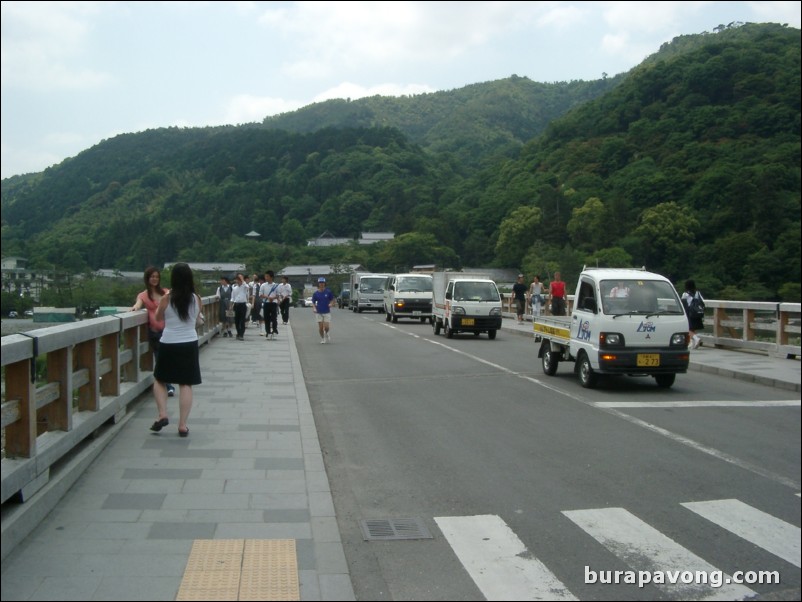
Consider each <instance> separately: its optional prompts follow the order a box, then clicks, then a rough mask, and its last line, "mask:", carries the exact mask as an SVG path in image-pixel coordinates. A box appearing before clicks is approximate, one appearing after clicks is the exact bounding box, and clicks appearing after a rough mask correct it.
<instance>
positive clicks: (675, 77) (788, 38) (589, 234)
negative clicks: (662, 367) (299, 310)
mask: <svg viewBox="0 0 802 602" xmlns="http://www.w3.org/2000/svg"><path fill="white" fill-rule="evenodd" d="M799 89H800V32H799V30H797V29H791V28H787V27H783V26H779V25H770V24H768V25H767V24H764V25H755V24H746V25H743V26H738V27H730V28H726V29H724V30H722V31H719V32H717V33H714V34H700V35H697V36H682V37H680V38H677V39H676V40H674V41H673V42H672V43H671V44H667V45H664V46H663V47H662V48H661V49H660V50H659V51H658V52H657V53H655V55H653V56H651V57H649V58H648V59H646V60H645V61H644V62H643V63H642V64H641V65H640V66H638V67H637V68H635V69H633V70H632V71H631V72H629V73H627V74H622V75H620V76H617V77H616V78H611V79H604V80H599V81H596V82H570V83H557V84H538V83H535V82H532V81H530V80H528V79H526V78H520V77H516V76H513V77H511V78H508V79H504V80H499V81H496V82H486V83H482V84H474V85H471V86H466V87H465V88H462V89H459V90H452V91H447V92H438V93H434V94H423V95H417V96H410V97H403V98H384V97H374V98H368V99H360V100H355V101H346V100H341V101H328V102H325V103H318V104H315V105H311V106H309V107H305V108H303V109H300V110H299V111H295V112H293V113H288V114H284V115H280V116H277V117H272V118H269V119H266V120H265V121H264V123H262V124H252V125H248V126H238V127H233V126H232V127H215V128H190V129H179V128H166V129H157V130H150V131H147V132H143V133H138V134H126V135H122V136H117V137H115V138H113V139H111V140H105V141H103V142H101V143H100V144H98V145H96V146H94V147H92V148H90V149H87V150H86V151H84V152H82V153H80V154H79V155H77V156H76V157H74V158H71V159H69V160H66V161H64V162H62V163H61V164H59V165H56V166H54V167H51V168H49V169H48V170H46V171H44V172H42V173H40V174H33V175H29V176H21V177H15V178H10V179H7V180H3V182H2V246H3V253H4V254H5V255H22V256H24V257H27V258H28V259H29V260H30V265H31V266H34V267H35V266H40V267H45V268H50V269H52V268H54V267H58V268H64V269H68V270H74V271H81V270H86V269H96V268H100V267H114V268H117V269H122V270H139V269H142V268H143V267H144V266H145V265H146V264H149V263H155V264H161V263H163V262H165V261H174V260H186V261H240V262H245V263H246V264H247V265H248V266H249V270H250V269H254V270H255V269H260V270H261V269H267V268H268V267H273V268H275V267H280V266H283V265H286V264H288V263H301V262H314V263H321V262H333V263H354V262H358V263H363V264H365V265H368V266H369V267H371V268H372V269H376V270H394V269H401V268H405V267H409V266H410V265H412V264H415V263H439V264H441V265H442V264H448V265H452V266H459V265H461V264H469V265H492V266H497V267H511V268H516V269H523V270H524V271H526V272H527V274H532V273H535V272H538V273H541V274H542V275H543V276H544V277H545V278H548V276H549V274H550V273H551V272H553V271H554V270H555V269H557V268H559V269H561V271H562V272H563V274H564V275H566V276H570V277H573V275H574V274H575V273H576V272H577V271H578V270H579V269H580V268H581V266H582V264H584V263H591V264H599V265H624V264H632V265H646V266H647V267H648V268H650V269H653V270H656V271H660V272H662V273H665V274H666V275H668V276H669V277H671V278H672V279H674V281H675V282H681V281H682V280H684V279H685V278H688V277H694V278H695V279H696V280H697V283H699V284H700V285H701V287H702V290H704V291H705V293H706V295H707V296H708V297H715V296H722V297H727V298H750V299H779V298H784V299H790V300H796V301H798V300H799V297H800V285H799V282H800V271H802V270H801V269H800V180H801V179H802V176H801V174H800V154H801V153H800V95H799ZM250 230H256V231H258V232H260V233H261V235H262V236H261V239H260V240H259V241H253V240H249V239H246V238H245V237H244V234H245V233H247V232H249V231H250ZM324 231H329V232H331V233H332V234H334V235H335V236H344V237H356V236H358V234H359V233H360V232H363V231H393V232H395V233H396V240H395V241H393V242H390V243H380V244H377V245H373V246H370V247H364V246H359V245H356V244H353V245H346V246H342V247H332V248H324V249H315V248H310V247H307V246H306V240H307V238H312V237H315V236H317V235H319V234H321V233H322V232H324Z"/></svg>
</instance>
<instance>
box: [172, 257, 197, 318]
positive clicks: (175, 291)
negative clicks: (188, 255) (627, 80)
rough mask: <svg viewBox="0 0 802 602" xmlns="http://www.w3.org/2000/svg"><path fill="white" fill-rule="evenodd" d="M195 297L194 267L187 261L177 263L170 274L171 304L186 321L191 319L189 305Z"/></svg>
mask: <svg viewBox="0 0 802 602" xmlns="http://www.w3.org/2000/svg"><path fill="white" fill-rule="evenodd" d="M194 297H195V280H194V278H193V277H192V268H190V267H189V265H187V264H186V263H177V264H175V265H174V266H173V272H172V274H170V305H172V306H173V308H174V309H175V311H176V313H178V317H179V318H181V319H182V320H184V321H186V320H188V319H189V307H190V305H191V304H192V300H193V298H194Z"/></svg>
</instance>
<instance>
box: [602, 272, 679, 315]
mask: <svg viewBox="0 0 802 602" xmlns="http://www.w3.org/2000/svg"><path fill="white" fill-rule="evenodd" d="M599 288H600V290H601V295H602V310H603V311H604V313H605V314H609V315H622V314H633V313H634V314H683V313H685V312H684V311H683V309H682V303H681V302H680V300H679V297H678V296H677V291H676V290H674V287H673V286H672V285H671V284H670V283H668V282H664V281H662V280H635V279H633V280H602V281H601V283H600V287H599Z"/></svg>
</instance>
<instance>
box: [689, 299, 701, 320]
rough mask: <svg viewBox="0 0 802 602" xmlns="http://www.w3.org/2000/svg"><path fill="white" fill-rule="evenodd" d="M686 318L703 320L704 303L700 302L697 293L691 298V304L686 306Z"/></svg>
mask: <svg viewBox="0 0 802 602" xmlns="http://www.w3.org/2000/svg"><path fill="white" fill-rule="evenodd" d="M688 316H689V317H691V318H704V316H705V302H704V301H702V299H701V297H700V296H699V293H696V294H695V295H694V296H693V297H691V302H690V303H689V304H688Z"/></svg>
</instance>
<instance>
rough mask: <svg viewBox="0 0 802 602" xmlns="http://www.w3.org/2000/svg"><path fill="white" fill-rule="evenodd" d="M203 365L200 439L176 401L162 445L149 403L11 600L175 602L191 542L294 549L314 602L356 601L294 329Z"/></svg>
mask: <svg viewBox="0 0 802 602" xmlns="http://www.w3.org/2000/svg"><path fill="white" fill-rule="evenodd" d="M200 359H201V372H202V375H203V384H202V385H200V386H198V387H195V389H194V392H195V397H194V405H193V409H192V413H191V415H190V419H189V421H188V424H189V427H190V435H189V437H188V438H180V437H179V436H178V434H177V423H178V400H177V398H175V399H170V400H168V408H169V412H170V425H169V426H167V427H166V428H165V429H164V430H162V431H161V432H160V433H158V434H157V433H152V432H151V431H150V430H149V427H150V425H151V424H152V423H153V421H154V420H155V418H156V407H155V402H154V401H153V398H152V396H150V395H148V396H146V397H145V398H144V399H143V401H142V402H140V403H139V404H138V405H136V406H135V407H134V409H133V413H132V415H131V417H130V419H129V420H128V422H127V423H126V424H125V425H124V426H123V427H122V429H121V430H120V432H119V433H118V434H117V435H116V436H115V437H114V438H113V439H112V440H111V442H110V443H109V444H108V446H107V447H106V449H105V450H104V451H103V453H102V454H101V456H100V457H99V458H98V459H97V460H96V461H95V462H94V463H93V464H92V465H91V466H90V467H89V469H88V470H87V471H86V472H85V473H84V474H83V475H82V476H81V477H80V478H79V479H78V481H77V482H76V484H75V485H74V486H73V487H72V488H71V489H70V490H69V492H68V493H67V494H66V495H65V497H64V498H63V499H62V500H61V502H60V503H59V505H58V507H57V508H56V510H54V511H53V512H51V513H50V514H49V515H48V516H47V517H46V518H45V519H44V520H43V521H42V523H41V524H40V525H39V526H38V527H37V528H36V529H35V530H34V531H33V532H32V533H31V535H30V536H29V537H28V538H27V539H26V540H25V541H24V542H23V543H21V544H20V545H19V546H18V547H17V548H16V549H15V550H14V551H13V552H12V554H11V555H9V557H8V558H7V559H6V560H5V561H4V562H3V565H2V583H3V586H2V600H174V599H176V594H177V592H178V591H179V586H181V583H182V576H183V574H184V571H185V569H186V567H187V559H188V558H189V555H190V550H191V548H192V545H193V541H194V540H225V539H240V540H274V539H280V540H294V542H295V549H296V558H297V571H298V580H299V582H300V596H301V599H302V600H354V599H355V598H354V592H353V588H352V586H351V580H350V576H349V574H348V565H347V563H346V559H345V554H344V552H343V548H342V543H341V540H340V534H339V529H338V527H337V521H336V518H335V513H334V504H333V502H332V498H331V491H330V489H329V482H328V478H327V476H326V469H325V466H324V464H323V457H322V453H321V449H320V443H319V441H318V438H317V429H316V427H315V423H314V418H313V415H312V410H311V407H310V404H309V397H308V395H307V391H306V386H305V384H304V379H303V374H302V371H301V364H300V362H299V359H298V355H297V352H296V350H295V344H294V341H293V340H292V329H291V328H290V327H289V326H282V327H281V334H280V335H279V337H278V339H277V340H274V341H268V340H266V339H265V338H264V337H260V336H259V335H258V330H257V328H256V327H254V326H251V327H249V328H248V329H247V330H246V335H245V341H238V340H236V339H229V338H222V337H216V338H215V340H214V342H213V343H212V344H211V345H208V346H206V347H205V348H204V349H203V350H202V351H201V354H200ZM265 375H267V376H265ZM194 599H209V598H206V597H201V598H194ZM233 599H236V598H233Z"/></svg>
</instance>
